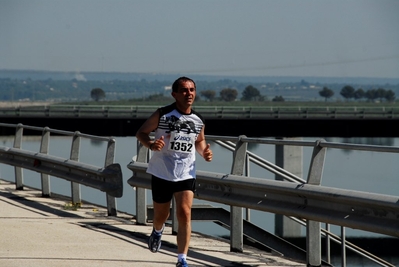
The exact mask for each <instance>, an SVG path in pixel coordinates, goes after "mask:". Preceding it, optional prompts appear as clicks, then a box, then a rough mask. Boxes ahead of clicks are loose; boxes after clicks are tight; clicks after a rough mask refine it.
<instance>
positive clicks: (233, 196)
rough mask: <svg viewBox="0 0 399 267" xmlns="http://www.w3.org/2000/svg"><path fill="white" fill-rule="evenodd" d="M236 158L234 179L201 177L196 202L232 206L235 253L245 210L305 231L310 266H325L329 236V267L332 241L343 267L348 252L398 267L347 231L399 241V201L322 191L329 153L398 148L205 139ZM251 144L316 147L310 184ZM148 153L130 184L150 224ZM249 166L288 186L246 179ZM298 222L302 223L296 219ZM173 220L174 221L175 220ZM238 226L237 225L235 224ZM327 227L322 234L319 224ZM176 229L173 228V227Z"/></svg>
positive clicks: (140, 214) (141, 216)
mask: <svg viewBox="0 0 399 267" xmlns="http://www.w3.org/2000/svg"><path fill="white" fill-rule="evenodd" d="M206 138H207V140H212V141H214V142H216V143H218V144H219V145H221V146H223V147H224V148H226V149H228V150H230V151H232V152H233V164H232V171H231V174H220V173H214V172H204V171H197V191H196V194H195V197H196V198H198V199H203V200H207V201H211V202H216V203H223V204H227V205H230V214H231V215H230V216H231V222H232V225H231V230H230V231H231V234H230V248H231V250H232V251H240V250H242V244H243V242H242V237H243V233H242V229H243V227H242V222H243V212H242V208H246V209H255V210H260V211H267V212H272V213H276V214H283V215H286V216H289V217H290V218H291V219H293V220H295V221H296V222H298V223H300V224H302V225H304V226H306V227H307V262H308V264H309V265H310V266H320V264H321V249H320V248H321V244H320V242H321V238H320V237H321V235H324V236H326V249H327V251H326V261H327V262H330V259H331V258H330V251H329V250H328V249H329V248H330V241H333V242H337V243H341V246H342V248H341V253H342V266H343V267H344V266H346V253H345V252H346V249H350V250H351V251H354V252H355V253H357V254H359V255H361V256H363V257H366V258H368V259H370V260H371V261H374V262H375V263H377V264H379V265H381V266H394V265H392V264H390V263H389V262H387V261H385V260H383V259H380V258H378V257H376V256H375V255H372V254H371V253H368V252H367V251H365V250H362V249H361V248H358V247H356V246H355V245H353V244H351V243H350V242H347V241H346V240H345V227H351V228H355V229H362V230H365V231H371V232H376V233H381V234H386V235H389V236H393V237H399V206H398V205H397V203H398V199H399V198H398V197H396V196H388V195H380V194H372V193H367V192H357V191H352V190H345V189H338V188H329V187H324V186H321V178H322V173H323V168H324V160H325V155H326V150H327V148H334V149H351V150H364V151H378V152H391V153H399V148H398V147H387V146H373V145H357V144H346V143H334V142H326V141H324V140H318V141H316V142H311V141H295V140H275V139H264V138H247V137H245V136H240V137H223V136H207V137H206ZM248 143H257V144H269V145H274V146H277V145H288V146H301V147H313V154H312V157H311V161H310V166H309V173H308V177H307V180H306V181H305V180H303V179H301V178H300V177H297V176H295V175H293V174H291V173H289V172H287V171H286V170H284V169H282V168H280V167H278V166H276V165H275V164H272V163H270V162H268V161H266V160H265V159H262V158H261V157H258V156H257V155H255V154H254V153H252V152H250V151H248V150H247V144H248ZM149 158H150V152H149V151H148V149H147V148H145V147H143V146H142V145H141V144H138V154H137V157H136V161H134V162H131V163H129V164H128V166H127V167H128V168H129V169H130V170H131V171H132V172H133V176H132V177H131V178H130V179H129V180H128V183H129V184H130V185H131V186H133V187H136V219H137V222H138V223H145V222H146V208H147V205H146V197H145V196H146V193H145V190H146V189H149V188H150V177H151V176H150V175H149V174H147V173H146V169H147V166H148V164H147V163H146V162H148V159H149ZM249 162H253V163H255V164H256V165H258V166H260V167H262V168H264V169H265V170H267V171H270V172H271V173H273V174H275V175H278V176H279V177H282V178H283V179H284V180H285V181H273V180H272V181H270V180H267V179H260V178H252V177H245V178H244V179H243V178H242V176H243V175H244V176H245V175H246V170H248V169H249ZM298 218H300V219H298ZM172 220H175V217H172ZM233 222H234V223H233ZM321 222H324V223H326V229H321V227H320V223H321ZM329 224H334V225H339V226H341V238H340V237H338V236H336V235H334V234H332V233H331V232H329ZM172 225H174V223H173V222H172Z"/></svg>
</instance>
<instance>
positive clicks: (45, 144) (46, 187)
mask: <svg viewBox="0 0 399 267" xmlns="http://www.w3.org/2000/svg"><path fill="white" fill-rule="evenodd" d="M49 145H50V131H49V128H48V127H45V128H44V129H43V134H42V140H41V142H40V153H42V154H46V155H47V154H48V151H49ZM40 176H41V182H42V196H43V197H51V190H50V177H49V175H48V174H45V173H41V175H40Z"/></svg>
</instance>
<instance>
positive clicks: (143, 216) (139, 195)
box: [136, 141, 150, 224]
mask: <svg viewBox="0 0 399 267" xmlns="http://www.w3.org/2000/svg"><path fill="white" fill-rule="evenodd" d="M149 157H150V153H149V149H148V148H146V147H145V146H143V144H141V143H140V141H137V159H136V160H137V162H144V163H146V162H148V159H149ZM146 222H147V191H146V189H145V188H139V187H136V223H137V224H146Z"/></svg>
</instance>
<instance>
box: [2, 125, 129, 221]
mask: <svg viewBox="0 0 399 267" xmlns="http://www.w3.org/2000/svg"><path fill="white" fill-rule="evenodd" d="M0 127H12V128H15V129H16V133H15V138H14V145H13V148H8V147H0V163H4V164H8V165H11V166H14V168H15V185H16V189H17V190H22V189H23V187H24V177H23V169H29V170H32V171H36V172H38V173H40V174H41V187H42V188H41V190H42V195H43V196H46V197H50V196H51V188H50V175H51V176H55V177H58V178H62V179H65V180H68V181H70V182H71V198H72V203H74V204H79V203H81V191H80V185H81V184H82V185H86V186H89V187H92V188H95V189H98V190H101V191H104V192H106V199H107V211H108V215H113V216H116V213H117V208H116V200H115V198H116V197H122V194H123V179H122V170H121V167H120V164H117V163H114V158H115V139H114V138H112V137H101V136H93V135H87V134H82V133H80V132H68V131H61V130H55V129H50V128H48V127H45V128H41V127H34V126H26V125H22V124H17V125H14V124H5V123H0ZM24 129H29V130H36V131H39V132H41V133H42V137H41V143H40V151H39V152H36V151H27V150H23V149H21V147H22V138H23V130H24ZM51 133H53V134H57V135H62V136H70V137H71V139H72V144H71V150H70V158H69V159H65V158H60V157H56V156H52V155H49V154H48V152H49V145H50V138H51ZM81 138H89V139H91V140H96V141H103V142H107V151H106V152H105V153H106V154H105V162H104V165H103V167H101V166H93V165H90V164H86V163H82V162H79V154H80V142H81Z"/></svg>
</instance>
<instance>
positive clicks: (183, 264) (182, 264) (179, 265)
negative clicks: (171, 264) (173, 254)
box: [176, 259, 188, 267]
mask: <svg viewBox="0 0 399 267" xmlns="http://www.w3.org/2000/svg"><path fill="white" fill-rule="evenodd" d="M176 267H188V264H187V262H186V260H184V259H182V260H181V261H178V262H177V263H176Z"/></svg>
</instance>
